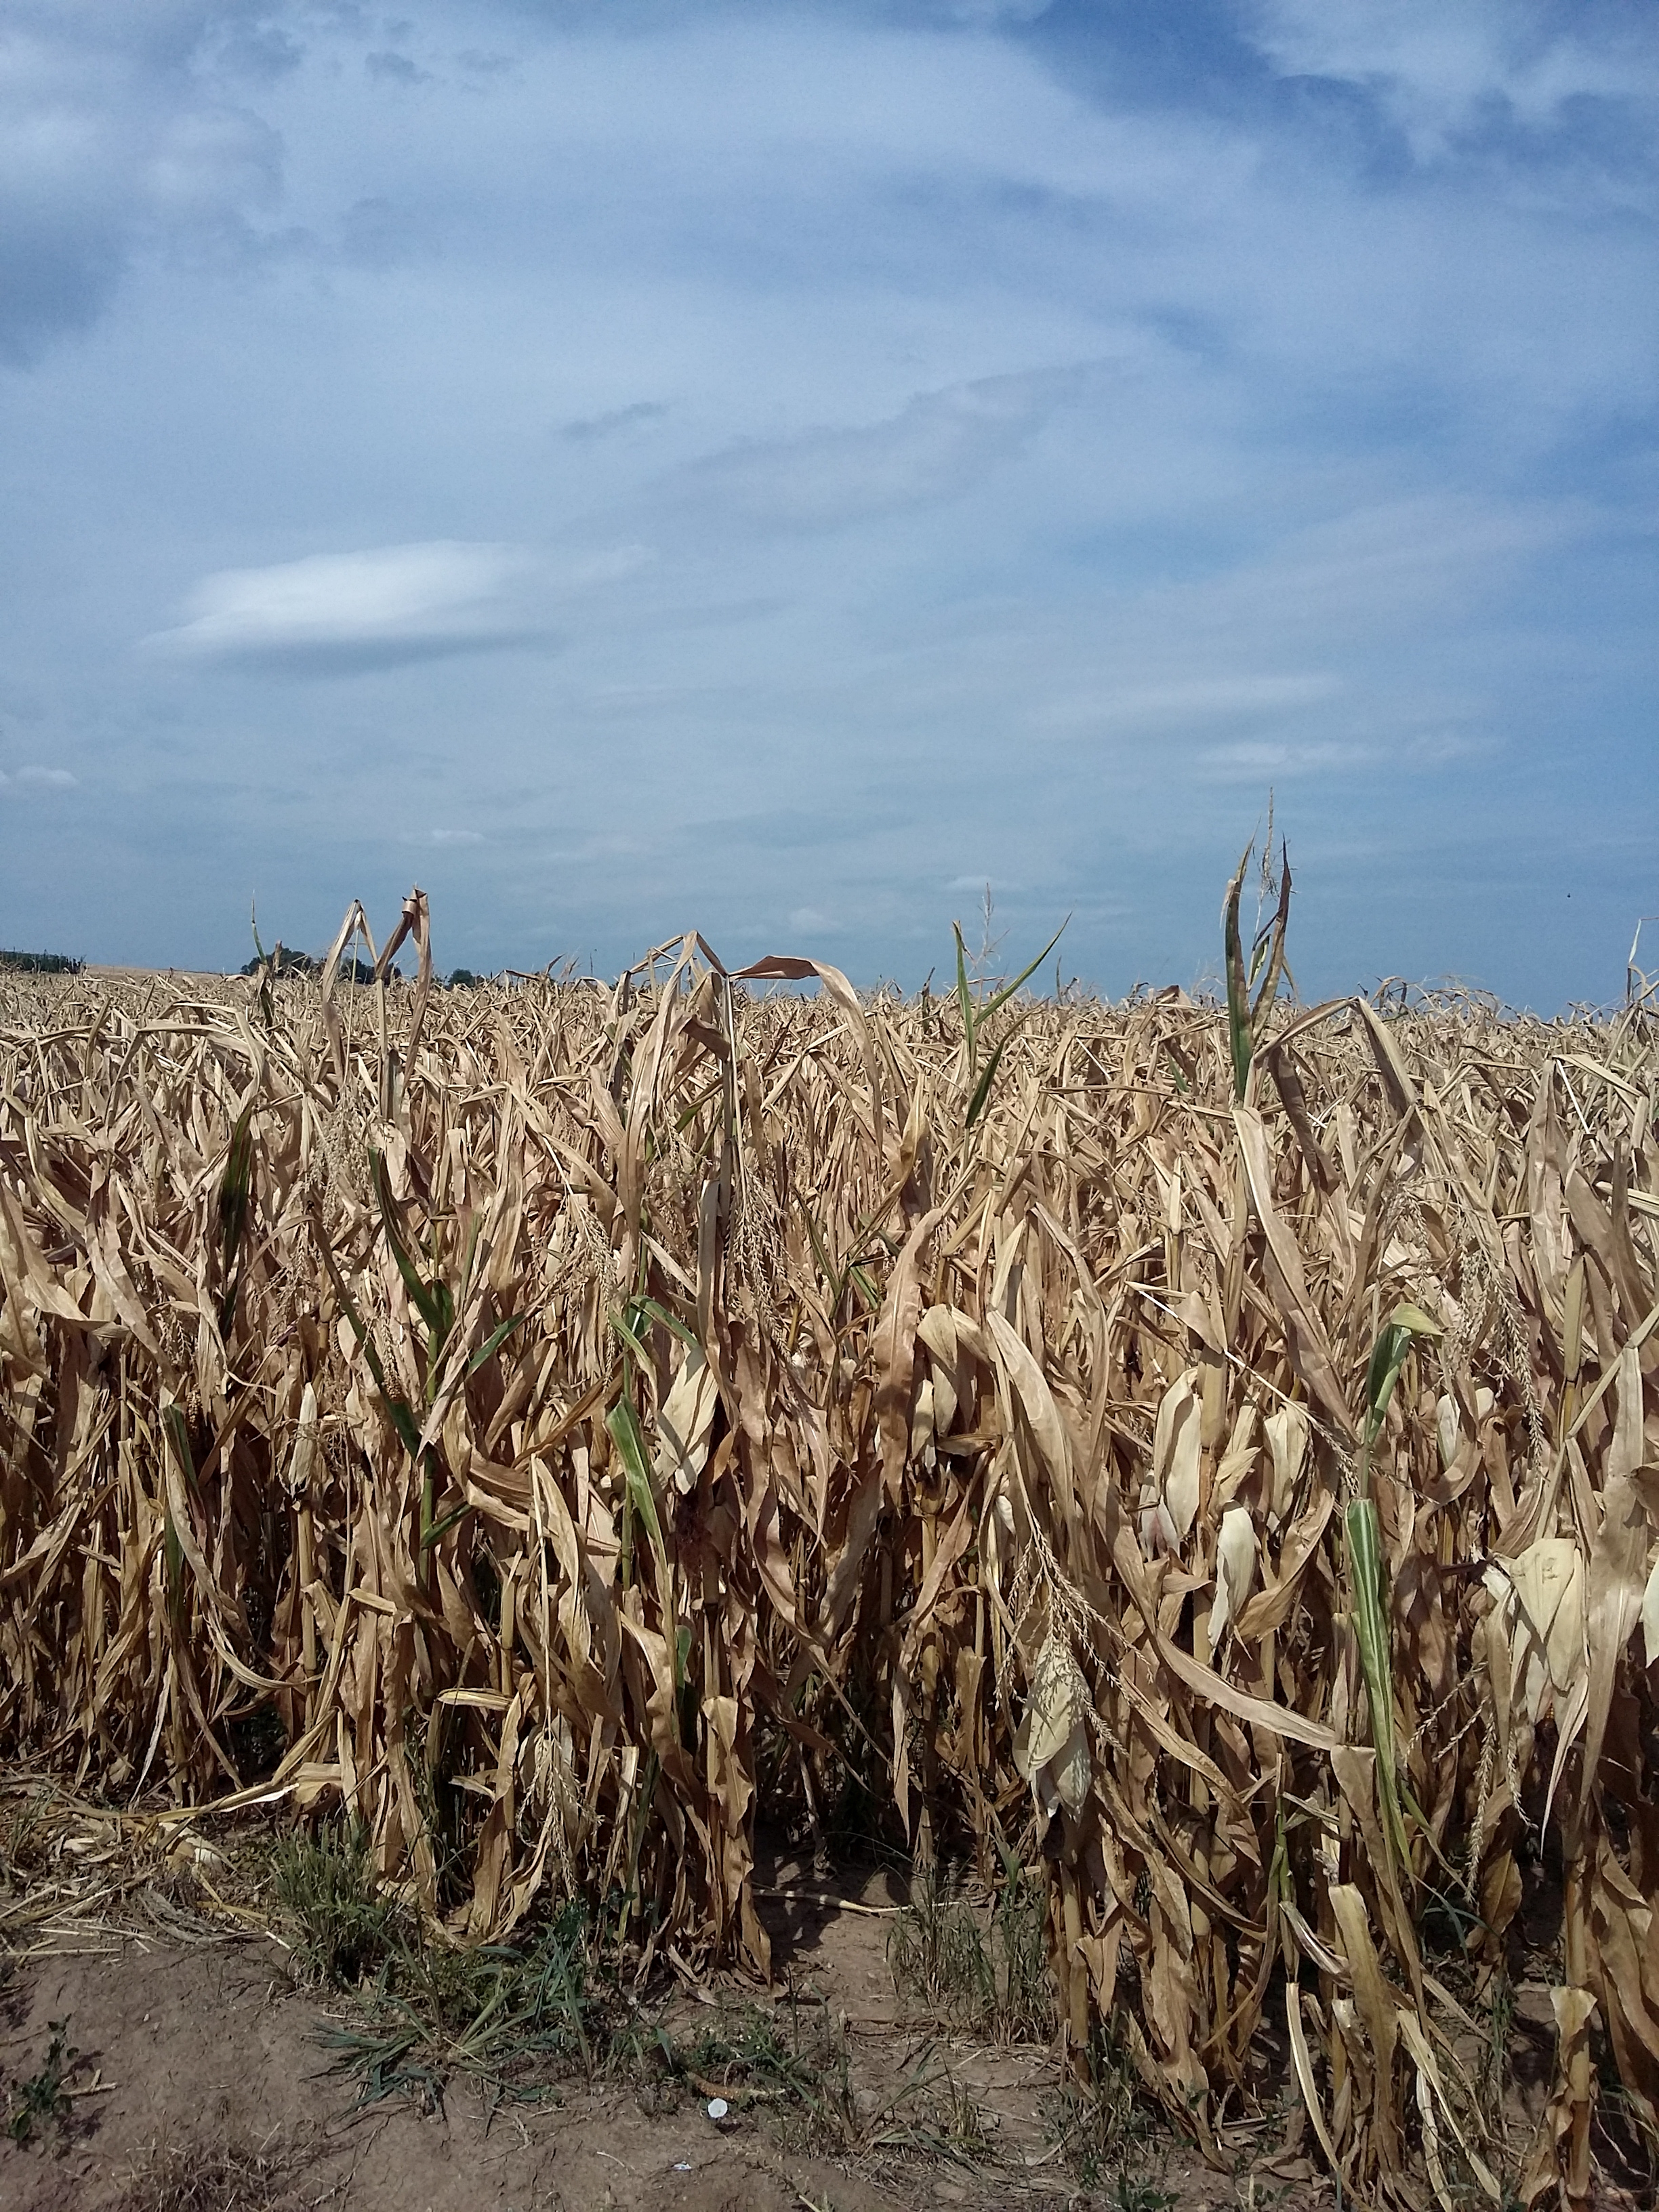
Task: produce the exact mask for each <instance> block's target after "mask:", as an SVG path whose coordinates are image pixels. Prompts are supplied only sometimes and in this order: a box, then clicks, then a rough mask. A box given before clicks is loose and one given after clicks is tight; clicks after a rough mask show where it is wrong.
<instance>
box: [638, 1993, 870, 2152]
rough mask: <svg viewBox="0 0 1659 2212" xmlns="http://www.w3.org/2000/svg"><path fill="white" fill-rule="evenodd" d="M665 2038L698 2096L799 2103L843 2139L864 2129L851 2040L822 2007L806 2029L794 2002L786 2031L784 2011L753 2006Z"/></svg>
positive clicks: (671, 2066)
mask: <svg viewBox="0 0 1659 2212" xmlns="http://www.w3.org/2000/svg"><path fill="white" fill-rule="evenodd" d="M659 2044H660V2047H661V2051H662V2055H663V2059H664V2063H665V2065H666V2066H667V2069H668V2070H669V2072H670V2074H671V2075H673V2076H674V2077H675V2078H677V2079H678V2080H680V2081H684V2082H685V2083H686V2084H687V2085H688V2086H689V2087H691V2088H693V2089H695V2090H696V2092H697V2093H698V2094H699V2096H703V2097H724V2098H726V2100H727V2101H728V2102H729V2103H732V2104H736V2105H738V2106H744V2105H751V2104H759V2105H771V2106H782V2107H785V2108H786V2109H787V2108H790V2107H793V2109H794V2110H795V2112H797V2113H798V2114H799V2116H801V2117H803V2118H805V2119H806V2120H807V2121H808V2122H809V2123H810V2124H811V2127H810V2131H811V2132H812V2133H815V2134H817V2135H819V2136H829V2137H831V2138H833V2139H834V2140H836V2141H837V2142H843V2143H845V2142H850V2141H851V2140H852V2139H853V2137H854V2135H855V2134H856V2132H857V2129H858V2113H857V2109H856V2106H855V2105H854V2098H853V2091H852V2083H851V2078H850V2065H849V2061H848V2051H847V2045H846V2041H845V2039H844V2038H843V2037H842V2036H841V2035H839V2034H837V2033H836V2032H835V2031H834V2029H833V2028H832V2027H830V2024H829V2021H828V2020H827V2019H826V2018H825V2016H824V2015H823V2012H822V2011H820V2010H818V2009H817V2008H813V2011H812V2015H811V2028H810V2031H809V2033H806V2034H805V2035H803V2034H802V2033H801V2020H800V2008H799V2006H797V2005H792V2006H790V2007H789V2008H788V2026H787V2029H786V2027H785V2025H784V2022H783V2019H782V2018H781V2013H766V2012H763V2011H762V2010H761V2009H760V2008H759V2007H758V2006H756V2005H746V2006H744V2008H742V2009H741V2010H740V2011H736V2012H732V2013H725V2014H722V2015H720V2019H719V2020H718V2021H717V2022H716V2023H715V2024H714V2025H713V2026H711V2027H704V2028H702V2030H701V2031H700V2032H699V2033H697V2034H696V2036H694V2037H692V2038H691V2039H690V2041H689V2042H685V2043H678V2044H677V2043H674V2042H673V2041H671V2039H669V2038H668V2037H667V2036H661V2037H660V2038H659Z"/></svg>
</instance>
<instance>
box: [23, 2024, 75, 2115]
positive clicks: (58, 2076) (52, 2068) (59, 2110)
mask: <svg viewBox="0 0 1659 2212" xmlns="http://www.w3.org/2000/svg"><path fill="white" fill-rule="evenodd" d="M46 2030H47V2033H48V2034H49V2035H50V2037H51V2039H52V2040H51V2041H50V2043H49V2044H48V2045H47V2046H46V2059H45V2062H44V2063H43V2064H42V2065H41V2068H40V2071H39V2073H37V2074H31V2075H29V2077H28V2079H27V2081H20V2082H19V2083H18V2085H17V2087H15V2089H14V2090H12V2091H11V2093H10V2094H9V2096H8V2097H7V2099H6V2133H7V2134H8V2135H9V2136H10V2137H11V2139H12V2141H13V2142H15V2143H20V2144H21V2143H27V2142H33V2140H34V2136H35V2134H36V2132H37V2130H38V2131H40V2132H41V2133H47V2132H49V2131H51V2130H53V2129H57V2130H62V2129H63V2128H64V2126H65V2125H66V2124H67V2123H68V2120H69V2117H70V2112H71V2111H72V2110H73V2107H72V2106H71V2105H70V2100H69V2098H68V2096H67V2095H66V2094H65V2093H64V2081H66V2080H67V2079H68V2077H69V2076H70V2074H72V2073H73V2072H74V2070H75V2061H76V2057H77V2055H78V2054H77V2053H76V2051H75V2049H74V2047H73V2045H71V2044H70V2040H69V2022H68V2021H66V2020H53V2021H47V2023H46Z"/></svg>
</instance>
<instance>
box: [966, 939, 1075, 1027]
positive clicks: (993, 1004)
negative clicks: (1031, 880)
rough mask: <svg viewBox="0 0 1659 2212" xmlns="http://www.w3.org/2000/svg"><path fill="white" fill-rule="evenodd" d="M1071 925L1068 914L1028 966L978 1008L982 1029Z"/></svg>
mask: <svg viewBox="0 0 1659 2212" xmlns="http://www.w3.org/2000/svg"><path fill="white" fill-rule="evenodd" d="M1071 925H1072V917H1071V915H1069V914H1068V915H1066V919H1065V921H1062V922H1061V923H1060V927H1059V928H1058V929H1057V930H1056V931H1055V932H1054V935H1053V936H1052V937H1051V938H1050V939H1048V943H1047V944H1046V945H1044V946H1043V948H1042V951H1041V952H1039V953H1038V955H1037V957H1036V959H1035V960H1034V961H1032V963H1031V964H1030V967H1029V968H1022V969H1020V971H1019V973H1018V975H1016V976H1015V978H1014V980H1013V981H1012V983H1005V984H1004V985H1003V987H1002V988H1001V989H1000V991H999V992H998V993H997V994H996V996H995V998H994V999H993V1000H990V1001H989V1003H988V1004H987V1005H985V1006H981V1008H980V1010H979V1017H978V1018H979V1025H980V1027H981V1029H983V1028H984V1026H985V1024H986V1023H987V1022H988V1021H989V1020H990V1018H991V1017H992V1015H993V1014H994V1013H999V1012H1000V1011H1001V1010H1002V1008H1003V1007H1004V1006H1006V1005H1007V1003H1008V1001H1009V1000H1010V999H1012V997H1013V995H1014V994H1015V992H1016V991H1018V988H1019V987H1020V985H1021V984H1022V983H1028V982H1030V979H1031V977H1032V976H1033V975H1036V971H1037V969H1039V968H1041V967H1042V963H1043V962H1044V961H1045V960H1046V959H1047V958H1048V955H1049V954H1050V953H1051V952H1052V951H1054V947H1055V945H1058V944H1059V942H1060V939H1061V938H1062V937H1064V936H1065V934H1066V931H1067V930H1068V929H1069V928H1070V927H1071Z"/></svg>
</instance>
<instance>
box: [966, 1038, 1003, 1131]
mask: <svg viewBox="0 0 1659 2212" xmlns="http://www.w3.org/2000/svg"><path fill="white" fill-rule="evenodd" d="M1007 1042H1008V1040H1007V1038H1006V1037H1004V1039H1003V1040H1002V1042H1001V1044H1000V1045H999V1046H998V1047H997V1048H996V1050H995V1051H994V1053H993V1054H991V1057H990V1058H989V1060H987V1061H986V1063H985V1073H984V1074H983V1075H981V1077H980V1079H979V1082H978V1084H977V1085H975V1091H974V1095H973V1097H972V1098H971V1099H970V1100H969V1105H968V1121H967V1127H969V1128H970V1129H971V1128H972V1127H973V1126H974V1124H975V1121H978V1119H979V1117H980V1114H981V1109H983V1107H984V1104H985V1102H986V1100H987V1098H988V1097H990V1095H991V1085H993V1084H994V1082H995V1081H996V1079H997V1069H998V1068H999V1067H1000V1065H1001V1063H1002V1055H1003V1052H1004V1049H1005V1048H1006V1045H1007Z"/></svg>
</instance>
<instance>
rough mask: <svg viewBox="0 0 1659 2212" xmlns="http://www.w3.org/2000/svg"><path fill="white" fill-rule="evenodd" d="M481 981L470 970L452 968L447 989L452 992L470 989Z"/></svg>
mask: <svg viewBox="0 0 1659 2212" xmlns="http://www.w3.org/2000/svg"><path fill="white" fill-rule="evenodd" d="M479 980H480V979H479V977H477V975H474V974H473V972H472V970H471V969H470V968H452V969H450V971H449V980H448V982H447V985H446V988H447V989H448V990H451V991H458V990H465V989H470V988H471V986H472V985H473V984H475V983H477V981H479Z"/></svg>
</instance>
